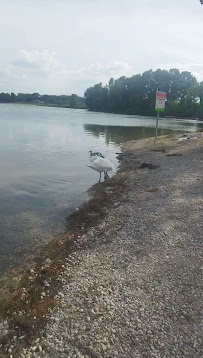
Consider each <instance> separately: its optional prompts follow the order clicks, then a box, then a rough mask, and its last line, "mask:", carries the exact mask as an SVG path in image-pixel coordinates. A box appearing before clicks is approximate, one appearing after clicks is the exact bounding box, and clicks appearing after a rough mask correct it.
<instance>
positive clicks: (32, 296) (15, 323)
mask: <svg viewBox="0 0 203 358" xmlns="http://www.w3.org/2000/svg"><path fill="white" fill-rule="evenodd" d="M126 180H127V175H126V174H125V173H118V174H117V175H116V176H114V177H112V178H111V179H109V180H107V181H105V182H103V183H98V184H95V185H94V186H93V187H92V188H91V189H90V190H89V195H90V196H91V198H90V200H89V201H88V202H86V203H84V204H83V205H82V206H81V208H80V209H79V210H78V211H75V212H73V213H72V214H71V215H70V216H69V217H68V218H67V233H66V234H65V235H63V236H62V237H61V238H59V239H55V240H53V241H52V242H50V243H49V244H48V245H46V246H45V247H44V248H42V249H41V253H40V255H39V256H38V259H37V263H36V264H35V265H34V266H33V265H32V267H26V269H25V272H24V273H23V274H22V271H21V270H19V271H13V275H14V277H13V276H12V274H11V275H10V279H13V280H14V281H15V285H13V286H14V287H15V286H16V287H15V288H14V287H13V286H12V290H11V291H13V292H9V290H8V287H7V289H6V290H5V291H4V288H2V290H1V299H0V319H1V320H2V321H3V320H6V321H7V322H9V329H5V330H3V335H2V337H1V339H0V344H1V345H2V348H3V351H4V352H6V349H7V344H8V342H9V341H10V339H11V338H12V337H15V336H18V337H21V339H20V341H19V342H18V344H16V348H15V351H13V353H12V354H13V357H18V356H19V352H20V351H21V350H22V348H23V347H24V346H26V345H27V344H30V343H31V342H32V341H33V337H34V336H35V334H36V332H39V329H40V328H41V327H42V326H43V324H44V323H45V320H47V319H48V315H49V313H50V312H51V311H52V309H53V307H54V306H56V305H57V292H58V290H59V284H58V281H57V276H58V275H60V272H62V271H63V267H64V263H65V262H67V260H68V256H69V254H71V252H73V251H74V250H76V249H78V244H79V243H80V241H81V240H82V236H83V235H84V234H85V233H86V232H87V231H88V229H89V228H91V227H92V226H95V225H96V224H98V223H99V222H100V221H102V220H103V219H104V218H105V215H106V214H107V209H108V208H109V207H111V205H112V204H113V203H115V202H117V201H118V200H119V196H120V195H121V193H122V192H123V191H124V190H125V186H126ZM76 246H77V248H76ZM18 272H19V273H20V276H19V277H18ZM5 286H6V285H5ZM2 354H3V353H2Z"/></svg>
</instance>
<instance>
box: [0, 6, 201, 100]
mask: <svg viewBox="0 0 203 358" xmlns="http://www.w3.org/2000/svg"><path fill="white" fill-rule="evenodd" d="M0 9H1V10H0V44H1V45H0V46H1V54H0V92H12V91H13V92H15V93H17V92H29V93H33V92H39V93H41V94H43V93H47V94H71V93H76V94H79V95H83V93H84V91H85V89H86V88H87V87H89V86H91V85H94V84H95V83H98V82H102V83H103V84H106V83H107V82H108V80H109V78H110V77H114V78H118V77H120V76H122V75H125V76H131V75H133V74H136V73H142V72H144V71H145V70H148V69H150V68H152V69H157V68H166V69H169V68H174V67H176V68H179V69H180V70H189V71H191V72H193V73H194V74H195V76H196V77H197V78H198V80H203V5H200V1H199V0H168V1H166V0H35V1H33V0H7V1H6V0H0Z"/></svg>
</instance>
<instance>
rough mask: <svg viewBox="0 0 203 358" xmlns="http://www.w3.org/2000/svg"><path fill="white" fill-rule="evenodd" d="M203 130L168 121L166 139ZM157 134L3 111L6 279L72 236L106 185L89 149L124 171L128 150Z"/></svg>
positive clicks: (139, 125) (111, 121) (142, 123)
mask: <svg viewBox="0 0 203 358" xmlns="http://www.w3.org/2000/svg"><path fill="white" fill-rule="evenodd" d="M202 126H203V125H202V124H201V123H198V122H196V121H182V120H169V119H167V120H166V119H164V120H160V125H159V127H160V130H159V134H167V133H170V132H172V131H185V130H187V131H195V130H196V129H197V128H201V127H202ZM154 127H155V119H153V118H146V117H138V116H125V115H115V114H104V113H93V112H88V111H86V110H72V109H61V108H60V109H59V108H48V107H37V106H31V105H29V106H28V105H27V106H26V105H13V104H9V105H6V104H0V273H1V274H2V273H3V272H5V270H6V269H7V268H8V267H9V265H10V264H12V263H13V262H14V261H15V259H17V260H19V259H20V258H21V256H22V255H24V254H26V252H28V251H29V250H30V251H32V250H33V248H34V247H35V246H36V245H37V244H39V243H42V242H46V241H47V240H48V239H51V238H52V237H53V236H54V235H57V234H59V233H62V232H64V230H65V223H66V217H67V215H68V214H69V213H70V212H71V211H72V210H74V208H75V207H76V206H78V205H80V204H81V203H82V202H83V201H84V200H85V199H86V195H87V194H86V191H87V190H88V189H89V188H90V187H91V186H92V185H93V184H95V183H96V182H97V181H98V178H99V175H98V173H97V172H94V171H93V170H91V169H89V168H88V167H87V164H89V159H88V155H89V154H88V151H89V150H93V151H94V150H96V151H98V150H99V151H101V152H102V153H103V154H104V155H105V156H106V157H107V158H109V159H110V160H111V161H112V162H113V163H114V165H115V169H116V167H117V160H116V158H115V157H116V152H118V151H120V144H121V143H122V142H124V141H126V140H130V139H139V138H145V137H151V136H153V135H154Z"/></svg>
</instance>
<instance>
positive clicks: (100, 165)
mask: <svg viewBox="0 0 203 358" xmlns="http://www.w3.org/2000/svg"><path fill="white" fill-rule="evenodd" d="M96 157H97V158H95V159H94V161H93V162H92V164H91V165H88V167H89V168H91V169H93V170H96V171H97V172H99V173H100V176H99V179H101V173H104V179H107V178H109V176H108V174H107V173H108V172H110V171H111V170H113V169H114V166H113V163H111V162H110V160H108V159H106V158H103V157H99V156H96Z"/></svg>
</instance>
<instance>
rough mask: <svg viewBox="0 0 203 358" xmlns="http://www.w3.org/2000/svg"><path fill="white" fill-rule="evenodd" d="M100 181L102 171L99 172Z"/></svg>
mask: <svg viewBox="0 0 203 358" xmlns="http://www.w3.org/2000/svg"><path fill="white" fill-rule="evenodd" d="M99 181H101V172H99Z"/></svg>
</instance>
